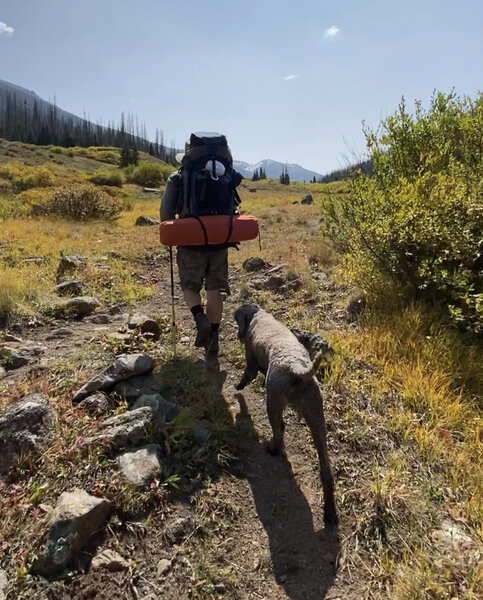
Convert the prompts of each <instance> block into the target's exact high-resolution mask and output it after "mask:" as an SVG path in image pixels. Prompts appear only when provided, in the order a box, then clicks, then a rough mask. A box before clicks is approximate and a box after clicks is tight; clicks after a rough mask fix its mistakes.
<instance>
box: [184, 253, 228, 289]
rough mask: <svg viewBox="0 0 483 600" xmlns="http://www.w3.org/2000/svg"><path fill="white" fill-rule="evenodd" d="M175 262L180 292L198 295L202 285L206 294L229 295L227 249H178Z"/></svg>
mask: <svg viewBox="0 0 483 600" xmlns="http://www.w3.org/2000/svg"><path fill="white" fill-rule="evenodd" d="M176 262H177V264H178V272H179V279H180V283H181V289H182V290H191V291H192V292H196V293H198V294H199V293H200V291H201V289H202V288H203V285H204V287H205V290H206V291H208V292H212V291H220V292H224V293H225V294H229V293H230V286H229V285H228V248H222V249H220V250H193V249H191V248H187V247H178V252H177V255H176Z"/></svg>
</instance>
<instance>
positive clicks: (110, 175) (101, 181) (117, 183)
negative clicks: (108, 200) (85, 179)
mask: <svg viewBox="0 0 483 600" xmlns="http://www.w3.org/2000/svg"><path fill="white" fill-rule="evenodd" d="M89 181H90V182H91V183H94V184H95V185H108V186H114V187H122V184H123V183H124V177H123V176H122V173H120V172H119V171H96V172H95V173H94V174H93V175H92V176H91V177H89Z"/></svg>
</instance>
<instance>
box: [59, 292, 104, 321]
mask: <svg viewBox="0 0 483 600" xmlns="http://www.w3.org/2000/svg"><path fill="white" fill-rule="evenodd" d="M98 306H100V304H99V302H98V301H97V300H96V299H95V298H93V297H92V296H76V297H75V298H70V299H69V300H65V302H62V304H58V305H57V307H56V308H57V310H58V311H59V312H61V313H62V314H65V316H69V317H73V318H79V319H81V318H83V317H88V316H89V315H91V314H92V313H93V312H94V311H95V310H96V308H97V307H98Z"/></svg>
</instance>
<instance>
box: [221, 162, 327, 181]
mask: <svg viewBox="0 0 483 600" xmlns="http://www.w3.org/2000/svg"><path fill="white" fill-rule="evenodd" d="M260 167H261V168H262V169H263V170H264V171H265V173H266V175H267V177H273V178H274V179H278V178H279V177H280V175H281V174H282V172H283V170H284V169H285V167H287V170H288V174H289V176H290V181H307V182H309V181H310V180H311V179H313V178H314V175H315V178H316V179H317V180H318V179H320V177H322V175H321V174H320V173H317V172H316V171H309V170H308V169H304V168H303V167H301V166H300V165H296V164H294V163H288V164H287V165H286V164H285V163H281V162H277V161H276V160H270V159H265V160H261V161H259V162H257V163H256V164H254V165H250V164H249V163H246V162H243V161H241V160H234V161H233V168H234V169H235V170H236V171H238V172H239V173H241V174H242V175H243V177H246V178H247V179H251V178H252V176H253V173H254V172H255V171H256V170H257V169H260Z"/></svg>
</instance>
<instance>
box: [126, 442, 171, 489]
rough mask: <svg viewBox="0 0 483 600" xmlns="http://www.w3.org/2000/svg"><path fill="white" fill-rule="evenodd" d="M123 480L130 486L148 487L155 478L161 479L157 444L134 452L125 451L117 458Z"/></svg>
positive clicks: (161, 465)
mask: <svg viewBox="0 0 483 600" xmlns="http://www.w3.org/2000/svg"><path fill="white" fill-rule="evenodd" d="M117 463H118V466H119V469H120V470H121V473H122V475H123V476H124V478H125V479H126V480H127V481H128V482H129V483H131V484H132V485H148V484H149V483H151V481H152V480H153V479H155V478H156V477H158V478H161V475H162V472H163V458H162V451H161V447H160V446H158V444H148V445H146V446H143V447H142V448H136V450H126V451H125V452H123V453H122V454H120V455H119V456H118V457H117Z"/></svg>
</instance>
